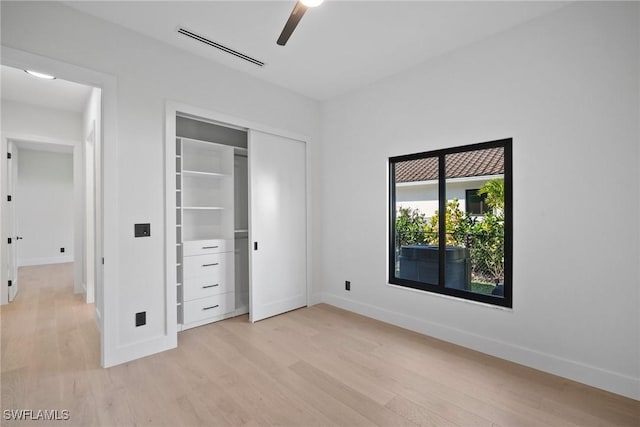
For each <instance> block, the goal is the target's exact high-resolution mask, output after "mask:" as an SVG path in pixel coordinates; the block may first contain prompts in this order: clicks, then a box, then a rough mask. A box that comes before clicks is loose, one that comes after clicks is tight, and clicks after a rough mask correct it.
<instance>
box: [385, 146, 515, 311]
mask: <svg viewBox="0 0 640 427" xmlns="http://www.w3.org/2000/svg"><path fill="white" fill-rule="evenodd" d="M511 146H512V140H511V139H503V140H499V141H490V142H484V143H480V144H473V145H467V146H464V147H454V148H448V149H443V150H436V151H430V152H425V153H416V154H408V155H404V156H398V157H391V158H390V159H389V179H390V185H389V220H390V221H389V224H390V227H389V228H390V230H389V283H392V284H395V285H400V286H406V287H409V288H414V289H420V290H424V291H428V292H435V293H440V294H446V295H451V296H454V297H459V298H464V299H470V300H474V301H481V302H486V303H489V304H494V305H499V306H505V307H511V306H512V283H511V277H512V271H511V270H512V261H511V252H512V247H513V243H512V204H511V199H512V177H511V175H512V163H511ZM472 185H477V186H480V188H477V189H469V187H470V186H472ZM461 201H463V202H464V203H465V207H461Z"/></svg>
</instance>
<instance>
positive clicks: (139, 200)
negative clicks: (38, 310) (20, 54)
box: [0, 2, 319, 365]
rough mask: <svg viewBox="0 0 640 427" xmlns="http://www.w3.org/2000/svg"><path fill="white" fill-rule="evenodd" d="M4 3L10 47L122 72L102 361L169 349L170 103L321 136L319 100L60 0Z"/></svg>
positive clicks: (5, 34) (112, 361)
mask: <svg viewBox="0 0 640 427" xmlns="http://www.w3.org/2000/svg"><path fill="white" fill-rule="evenodd" d="M0 7H2V25H1V27H2V28H1V31H2V44H3V46H9V47H12V48H15V49H20V50H24V51H28V52H31V53H34V54H37V55H41V56H45V57H49V58H54V59H57V60H59V61H64V62H67V63H70V64H73V65H77V66H81V67H84V68H87V69H91V70H96V71H99V72H102V73H106V74H110V75H113V76H115V77H116V78H117V94H116V96H117V117H116V119H117V146H116V147H112V149H114V152H117V158H116V160H117V161H116V162H114V163H111V164H109V163H105V165H104V168H105V173H110V172H109V171H115V169H116V168H117V178H116V179H114V180H112V181H111V182H108V183H107V182H105V191H107V188H106V186H107V185H113V186H115V188H116V191H115V193H117V198H116V199H115V200H113V199H112V200H109V199H107V200H105V206H106V205H107V204H117V208H118V214H117V218H116V219H114V221H116V222H117V224H118V227H117V229H114V230H105V245H106V246H108V247H111V245H112V243H111V242H113V244H114V245H115V246H114V248H115V250H114V251H113V255H112V257H111V258H109V254H105V277H106V275H107V272H110V274H111V276H110V277H109V278H108V280H109V282H108V283H107V282H105V284H104V289H105V304H107V297H109V298H113V299H114V305H115V307H114V306H112V308H113V309H114V310H117V312H116V311H114V312H111V313H107V307H106V306H105V312H104V313H103V316H104V327H105V328H109V329H110V330H111V329H113V333H112V334H111V333H110V334H111V335H109V336H111V337H113V341H110V342H111V344H109V348H107V349H105V363H106V364H107V365H110V364H115V363H120V362H123V361H126V360H130V359H133V358H136V357H142V356H145V355H147V354H150V353H153V352H156V351H161V350H164V349H166V348H168V347H169V346H171V343H172V341H171V340H172V339H173V340H175V336H173V337H170V336H168V335H167V333H166V329H165V324H166V323H165V317H166V313H165V278H164V170H165V166H164V161H163V141H164V135H163V129H164V111H165V103H166V101H167V100H173V101H177V102H182V103H185V104H190V105H194V106H197V107H201V108H206V109H209V110H215V111H220V112H222V113H224V114H227V115H231V116H236V117H241V118H243V119H245V120H248V121H252V122H256V123H263V124H265V125H267V126H272V127H274V128H279V129H286V130H289V131H291V132H295V133H298V134H303V135H308V136H309V137H310V138H311V140H316V139H317V137H318V135H319V104H318V103H317V102H315V101H311V100H309V99H307V98H304V97H302V96H299V95H297V94H294V93H292V92H289V91H288V90H286V89H284V88H281V87H277V86H274V85H270V84H266V83H264V82H262V81H259V80H257V79H254V78H252V77H248V76H246V75H243V74H242V73H239V72H238V71H235V70H230V69H228V68H225V67H222V66H218V65H215V64H213V63H212V62H210V61H207V60H204V59H202V58H199V57H195V56H193V55H190V54H187V53H185V52H182V51H179V50H177V49H174V48H172V47H169V46H166V45H164V44H162V43H160V42H157V41H154V40H151V39H148V38H145V37H142V36H140V35H138V34H136V33H134V32H131V31H128V30H125V29H123V28H121V27H118V26H115V25H112V24H109V23H106V22H104V21H101V20H99V19H96V18H94V17H91V16H89V15H85V14H83V13H81V12H78V11H76V10H74V9H71V8H68V7H66V6H64V5H61V4H59V3H56V2H41V3H37V2H15V3H13V2H2V3H1V4H0ZM248 66H251V65H250V64H249V65H248ZM105 131H106V130H105ZM105 144H106V142H105ZM308 148H309V150H310V154H311V157H314V156H316V155H317V154H316V153H317V146H316V145H314V144H313V143H310V144H308ZM105 149H106V147H105ZM108 161H109V160H108V159H106V160H105V162H108ZM110 168H112V169H110ZM114 175H115V173H114ZM313 176H314V177H315V176H317V175H316V174H315V173H314V175H313ZM312 181H315V180H312ZM312 185H313V186H315V185H316V184H315V183H313V184H312ZM105 194H106V193H105ZM105 221H106V219H105ZM137 222H150V223H151V236H150V237H148V238H143V239H141V238H139V239H135V238H134V237H133V224H134V223H137ZM105 280H107V279H106V278H105ZM107 293H108V296H107ZM139 311H146V312H147V325H146V326H144V327H138V328H136V327H135V324H134V319H135V313H136V312H139ZM170 321H174V319H170Z"/></svg>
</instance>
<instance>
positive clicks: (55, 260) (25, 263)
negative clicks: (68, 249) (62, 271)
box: [18, 254, 74, 267]
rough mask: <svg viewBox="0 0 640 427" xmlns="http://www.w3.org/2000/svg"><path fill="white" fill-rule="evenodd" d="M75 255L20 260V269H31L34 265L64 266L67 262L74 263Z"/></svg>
mask: <svg viewBox="0 0 640 427" xmlns="http://www.w3.org/2000/svg"><path fill="white" fill-rule="evenodd" d="M73 261H74V259H73V254H71V255H64V256H53V257H40V258H26V259H25V258H19V259H18V267H30V266H32V265H46V264H64V263H67V262H73Z"/></svg>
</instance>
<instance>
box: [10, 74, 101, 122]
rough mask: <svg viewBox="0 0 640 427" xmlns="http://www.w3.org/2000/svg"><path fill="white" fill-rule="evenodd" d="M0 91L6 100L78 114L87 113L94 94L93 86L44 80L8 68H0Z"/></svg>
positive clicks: (58, 80) (59, 80)
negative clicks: (87, 107) (90, 97)
mask: <svg viewBox="0 0 640 427" xmlns="http://www.w3.org/2000/svg"><path fill="white" fill-rule="evenodd" d="M34 71H38V70H34ZM0 88H1V93H2V99H7V100H9V101H16V102H21V103H24V104H30V105H36V106H39V107H46V108H52V109H55V110H63V111H72V112H75V113H81V112H83V111H84V108H85V106H86V105H87V101H88V100H89V95H90V93H91V87H89V86H85V85H81V84H78V83H72V82H69V81H66V80H61V79H55V80H44V79H40V78H38V77H34V76H31V75H29V74H27V73H25V72H24V70H19V69H17V68H12V67H7V66H4V65H2V66H1V67H0Z"/></svg>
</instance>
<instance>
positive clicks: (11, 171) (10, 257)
mask: <svg viewBox="0 0 640 427" xmlns="http://www.w3.org/2000/svg"><path fill="white" fill-rule="evenodd" d="M7 153H8V155H7V168H6V171H7V194H8V195H10V196H11V201H10V202H8V203H7V214H8V215H7V220H8V224H7V226H8V227H7V229H8V230H9V239H11V243H10V244H8V245H7V246H8V251H7V266H8V278H9V279H8V280H9V281H10V282H11V286H9V302H11V301H13V300H14V299H15V298H16V294H17V293H18V244H19V241H20V240H21V238H19V237H18V233H17V230H16V228H17V226H16V209H15V205H16V201H15V200H16V191H15V190H16V181H17V178H18V159H17V155H18V150H16V148H15V144H14V143H13V141H7Z"/></svg>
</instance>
